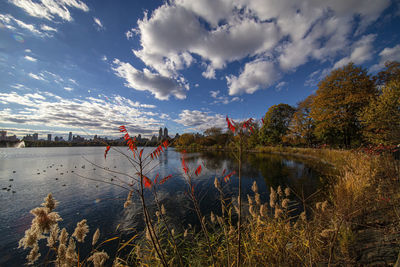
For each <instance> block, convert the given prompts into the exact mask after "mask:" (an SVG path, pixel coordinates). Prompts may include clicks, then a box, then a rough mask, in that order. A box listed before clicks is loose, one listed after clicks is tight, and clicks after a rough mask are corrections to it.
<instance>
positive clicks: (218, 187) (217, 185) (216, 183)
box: [214, 177, 221, 189]
mask: <svg viewBox="0 0 400 267" xmlns="http://www.w3.org/2000/svg"><path fill="white" fill-rule="evenodd" d="M214 187H215V188H217V189H221V185H220V183H219V181H218V178H217V177H215V179H214Z"/></svg>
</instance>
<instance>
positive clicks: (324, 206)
mask: <svg viewBox="0 0 400 267" xmlns="http://www.w3.org/2000/svg"><path fill="white" fill-rule="evenodd" d="M327 207H328V201H327V200H325V201H324V202H322V204H321V210H322V212H324V211H325V210H326V208H327Z"/></svg>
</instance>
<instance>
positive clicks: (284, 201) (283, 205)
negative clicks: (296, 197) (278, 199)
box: [282, 198, 289, 209]
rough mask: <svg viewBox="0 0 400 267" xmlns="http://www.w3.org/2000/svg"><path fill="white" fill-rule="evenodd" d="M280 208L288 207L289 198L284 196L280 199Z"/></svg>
mask: <svg viewBox="0 0 400 267" xmlns="http://www.w3.org/2000/svg"><path fill="white" fill-rule="evenodd" d="M282 208H284V209H287V208H289V199H287V198H285V199H284V200H282Z"/></svg>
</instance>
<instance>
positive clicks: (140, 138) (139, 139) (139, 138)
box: [136, 134, 142, 142]
mask: <svg viewBox="0 0 400 267" xmlns="http://www.w3.org/2000/svg"><path fill="white" fill-rule="evenodd" d="M136 139H137V140H138V142H140V141H142V135H141V134H138V136H137V138H136Z"/></svg>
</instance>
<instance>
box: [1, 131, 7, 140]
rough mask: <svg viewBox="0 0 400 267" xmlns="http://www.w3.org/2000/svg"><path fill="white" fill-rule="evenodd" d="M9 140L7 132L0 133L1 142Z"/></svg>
mask: <svg viewBox="0 0 400 267" xmlns="http://www.w3.org/2000/svg"><path fill="white" fill-rule="evenodd" d="M6 139H7V131H0V140H6Z"/></svg>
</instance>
